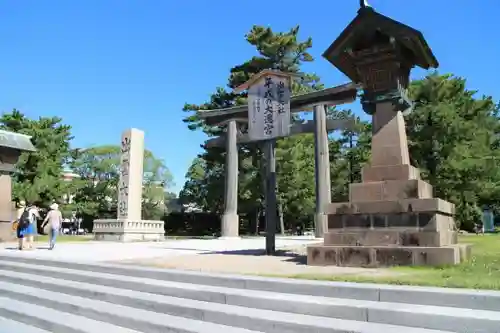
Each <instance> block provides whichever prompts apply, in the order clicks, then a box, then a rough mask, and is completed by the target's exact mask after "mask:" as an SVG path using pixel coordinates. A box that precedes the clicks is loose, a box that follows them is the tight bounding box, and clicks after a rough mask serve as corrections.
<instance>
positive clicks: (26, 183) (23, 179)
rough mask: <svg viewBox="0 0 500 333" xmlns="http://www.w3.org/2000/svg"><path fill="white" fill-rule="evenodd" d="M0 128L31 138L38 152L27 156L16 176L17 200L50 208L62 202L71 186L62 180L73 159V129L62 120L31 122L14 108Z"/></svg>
mask: <svg viewBox="0 0 500 333" xmlns="http://www.w3.org/2000/svg"><path fill="white" fill-rule="evenodd" d="M0 128H2V129H4V130H7V131H12V132H16V133H22V134H26V135H30V136H31V137H32V138H31V141H32V142H33V145H34V146H35V148H36V149H37V151H36V152H32V153H23V154H21V157H20V159H19V162H18V163H17V170H16V172H15V173H14V175H13V199H14V201H16V202H20V201H25V202H30V203H35V204H38V205H40V206H41V207H48V206H49V205H50V204H51V203H52V202H61V201H62V200H63V198H64V195H65V194H66V193H67V192H68V191H69V189H68V187H69V186H71V184H69V183H68V182H65V181H64V180H63V178H62V173H63V171H64V166H65V164H66V162H67V161H68V158H69V157H70V141H71V139H72V136H71V127H70V126H68V125H64V124H63V123H62V119H61V118H58V117H40V118H38V119H29V118H28V117H26V116H25V115H24V114H23V113H21V112H20V111H18V110H16V109H14V110H12V112H10V113H3V114H2V116H1V118H0Z"/></svg>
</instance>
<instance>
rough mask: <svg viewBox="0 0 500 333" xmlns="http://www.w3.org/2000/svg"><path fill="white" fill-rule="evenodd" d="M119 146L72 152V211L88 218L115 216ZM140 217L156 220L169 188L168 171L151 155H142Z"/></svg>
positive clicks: (160, 215)
mask: <svg viewBox="0 0 500 333" xmlns="http://www.w3.org/2000/svg"><path fill="white" fill-rule="evenodd" d="M120 155H121V152H120V146H118V145H104V146H98V147H91V148H87V149H79V150H75V151H74V152H73V159H72V161H71V163H70V165H71V169H72V170H73V172H75V173H76V174H78V175H79V179H76V180H75V181H74V182H75V183H74V186H75V187H76V190H75V192H74V196H73V200H72V201H73V203H72V205H73V206H74V210H76V211H78V212H79V213H81V214H84V215H88V216H92V217H115V216H116V205H117V200H118V194H117V186H118V180H119V170H120ZM143 171H144V172H143V193H142V196H143V198H142V214H143V218H144V219H159V218H161V217H162V216H163V214H164V212H165V191H166V190H167V189H168V188H169V187H171V186H172V185H173V179H172V175H171V173H170V171H169V170H168V168H167V167H166V165H165V164H164V162H163V161H162V160H160V159H158V158H156V157H155V156H154V155H153V153H152V152H150V151H147V150H146V151H145V152H144V170H143Z"/></svg>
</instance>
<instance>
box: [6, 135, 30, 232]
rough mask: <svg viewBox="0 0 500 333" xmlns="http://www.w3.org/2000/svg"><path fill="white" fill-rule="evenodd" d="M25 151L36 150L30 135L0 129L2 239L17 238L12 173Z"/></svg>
mask: <svg viewBox="0 0 500 333" xmlns="http://www.w3.org/2000/svg"><path fill="white" fill-rule="evenodd" d="M23 151H28V152H33V151H35V147H34V146H33V144H32V143H31V137H30V136H28V135H24V134H18V133H12V132H7V131H2V130H0V241H10V240H12V239H13V238H15V234H14V233H13V231H12V224H11V222H12V221H13V220H14V219H16V218H17V216H16V212H17V211H16V209H15V207H14V205H13V203H12V179H11V176H10V175H11V173H12V172H14V170H15V165H16V163H17V161H18V159H19V156H20V155H21V153H22V152H23Z"/></svg>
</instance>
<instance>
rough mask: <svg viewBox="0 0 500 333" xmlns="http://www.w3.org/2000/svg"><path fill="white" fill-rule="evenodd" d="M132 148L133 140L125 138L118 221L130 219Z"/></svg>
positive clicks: (121, 161)
mask: <svg viewBox="0 0 500 333" xmlns="http://www.w3.org/2000/svg"><path fill="white" fill-rule="evenodd" d="M129 133H130V132H129ZM130 146H131V138H130V137H129V136H124V137H123V139H122V142H121V157H120V179H119V182H118V219H126V218H128V194H129V181H130V180H129V170H130Z"/></svg>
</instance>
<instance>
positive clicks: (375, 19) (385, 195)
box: [307, 6, 468, 267]
mask: <svg viewBox="0 0 500 333" xmlns="http://www.w3.org/2000/svg"><path fill="white" fill-rule="evenodd" d="M323 56H324V57H325V58H326V59H327V60H329V61H330V62H331V63H332V64H334V65H335V66H336V67H337V68H339V69H340V70H341V71H342V72H343V73H345V74H346V75H347V76H348V77H349V78H350V79H351V80H353V81H354V82H356V83H361V84H362V87H363V97H362V100H361V102H362V105H363V109H364V110H365V112H367V113H368V114H370V115H372V129H373V138H372V145H371V152H372V157H371V162H370V164H369V165H366V166H365V167H364V168H363V169H362V183H359V184H350V186H349V202H343V203H332V204H329V205H328V207H327V208H326V209H325V210H326V211H327V214H328V232H326V233H325V235H324V244H323V245H314V246H310V247H309V248H308V251H307V262H308V264H309V265H338V266H372V267H374V266H375V267H376V266H392V265H444V264H457V263H459V262H460V261H461V260H462V259H463V258H464V257H466V256H467V255H468V253H467V251H466V248H463V247H461V246H459V245H458V244H457V232H456V231H455V224H454V220H453V215H454V211H455V207H454V205H453V204H451V203H449V202H447V201H444V200H441V199H438V198H433V196H432V186H431V185H430V184H428V183H427V182H425V181H423V180H421V179H420V174H419V170H418V169H417V168H415V167H413V166H412V165H411V164H410V156H409V153H408V144H407V138H406V130H405V122H404V118H403V113H402V111H405V110H407V109H409V108H410V107H411V101H410V100H409V99H408V97H407V95H406V89H407V87H408V83H409V74H410V70H411V68H412V67H414V66H415V65H418V66H420V67H423V68H425V69H427V68H430V67H434V68H435V67H437V66H438V63H437V60H436V59H435V57H434V55H433V54H432V52H431V50H430V48H429V46H428V45H427V43H426V42H425V40H424V38H423V36H422V34H421V33H420V32H419V31H417V30H414V29H412V28H410V27H408V26H406V25H403V24H401V23H399V22H396V21H394V20H392V19H390V18H388V17H386V16H383V15H381V14H379V13H377V12H375V10H373V9H372V8H371V7H365V6H363V7H362V8H361V9H360V10H359V12H358V15H357V16H356V18H355V19H354V20H353V21H352V22H351V23H350V24H349V26H348V27H347V28H346V29H345V30H344V31H343V32H342V33H341V35H340V36H339V37H338V38H337V40H336V41H335V42H334V43H333V44H332V45H331V46H330V47H329V49H328V50H327V51H326V52H325V53H324V55H323Z"/></svg>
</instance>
